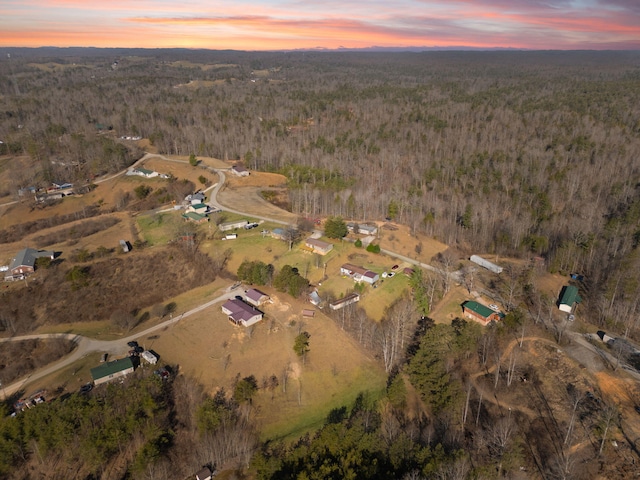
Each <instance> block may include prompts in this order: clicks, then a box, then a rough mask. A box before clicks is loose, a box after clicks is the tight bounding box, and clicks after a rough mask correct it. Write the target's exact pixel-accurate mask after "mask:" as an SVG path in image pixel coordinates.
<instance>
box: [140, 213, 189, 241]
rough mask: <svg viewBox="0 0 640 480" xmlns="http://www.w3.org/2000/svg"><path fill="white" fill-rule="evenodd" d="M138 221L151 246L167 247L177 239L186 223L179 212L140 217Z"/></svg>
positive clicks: (144, 236)
mask: <svg viewBox="0 0 640 480" xmlns="http://www.w3.org/2000/svg"><path fill="white" fill-rule="evenodd" d="M136 221H137V222H138V227H139V228H140V231H141V232H142V237H143V238H144V240H145V241H146V242H147V244H148V245H149V246H153V245H166V244H167V243H168V242H169V240H172V239H173V238H175V236H176V234H177V232H178V230H179V227H180V224H181V222H184V220H183V219H182V218H181V217H180V212H178V211H176V212H164V213H155V214H152V215H140V216H138V217H137V218H136Z"/></svg>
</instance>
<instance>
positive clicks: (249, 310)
mask: <svg viewBox="0 0 640 480" xmlns="http://www.w3.org/2000/svg"><path fill="white" fill-rule="evenodd" d="M222 312H223V313H224V314H225V315H227V316H228V317H229V321H231V322H232V323H233V324H235V325H242V326H245V327H250V326H251V325H253V324H255V323H258V322H259V321H260V320H262V316H263V313H262V312H261V311H260V310H258V309H257V308H255V307H254V306H252V305H249V304H247V303H245V302H243V301H242V300H238V299H237V298H232V299H231V300H227V301H226V302H225V303H224V304H222Z"/></svg>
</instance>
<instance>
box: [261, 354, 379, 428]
mask: <svg viewBox="0 0 640 480" xmlns="http://www.w3.org/2000/svg"><path fill="white" fill-rule="evenodd" d="M386 378H387V377H386V375H385V374H384V371H383V370H382V369H377V368H376V369H372V368H367V367H366V366H360V367H358V368H356V369H353V370H347V371H345V372H341V373H339V374H338V375H337V376H336V375H334V374H333V373H332V372H331V371H328V370H322V371H315V372H308V373H305V374H304V376H303V378H302V379H301V381H300V382H298V381H296V380H293V381H290V384H289V387H288V392H287V393H288V395H285V394H282V393H279V394H277V395H276V396H275V398H274V399H273V400H271V394H270V393H269V392H261V393H260V394H259V395H258V396H257V398H256V399H255V405H256V407H257V408H258V410H259V411H260V410H263V411H268V412H269V418H268V419H264V418H263V419H261V420H262V422H263V428H262V430H261V434H262V438H263V440H267V439H270V440H287V441H293V440H296V439H298V438H300V437H301V436H302V435H304V434H305V433H307V432H312V431H314V430H316V429H318V428H319V427H321V426H322V425H323V424H324V422H325V420H326V418H327V415H328V414H329V412H330V411H331V410H332V409H334V408H339V407H341V406H343V405H344V406H351V405H352V404H353V402H354V400H355V399H356V397H357V396H358V394H360V393H365V394H367V395H370V396H371V398H372V399H378V398H380V397H382V395H383V394H384V391H385V387H386ZM299 398H300V399H301V401H300V403H298V399H299Z"/></svg>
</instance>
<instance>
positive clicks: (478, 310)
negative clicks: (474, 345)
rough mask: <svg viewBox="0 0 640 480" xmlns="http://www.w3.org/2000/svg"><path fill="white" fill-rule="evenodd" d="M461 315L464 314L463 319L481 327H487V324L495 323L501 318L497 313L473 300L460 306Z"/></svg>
mask: <svg viewBox="0 0 640 480" xmlns="http://www.w3.org/2000/svg"><path fill="white" fill-rule="evenodd" d="M462 313H464V316H465V317H467V318H470V319H471V320H474V321H476V322H478V323H481V324H482V325H487V324H488V323H489V322H497V321H499V320H500V318H501V315H500V314H499V313H498V312H495V311H493V310H491V309H490V308H489V307H485V306H484V305H482V304H481V303H478V302H475V301H473V300H467V301H466V302H464V303H463V304H462Z"/></svg>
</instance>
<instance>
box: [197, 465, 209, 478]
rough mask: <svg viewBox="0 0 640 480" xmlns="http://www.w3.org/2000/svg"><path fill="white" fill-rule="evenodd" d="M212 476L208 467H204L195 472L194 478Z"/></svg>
mask: <svg viewBox="0 0 640 480" xmlns="http://www.w3.org/2000/svg"><path fill="white" fill-rule="evenodd" d="M212 477H213V473H211V470H210V469H209V467H204V468H203V469H202V470H200V471H199V472H198V473H196V480H211V478H212Z"/></svg>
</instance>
